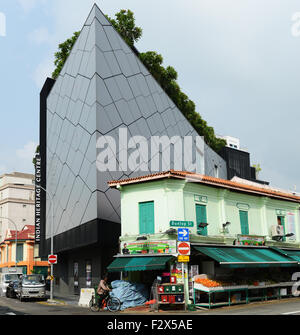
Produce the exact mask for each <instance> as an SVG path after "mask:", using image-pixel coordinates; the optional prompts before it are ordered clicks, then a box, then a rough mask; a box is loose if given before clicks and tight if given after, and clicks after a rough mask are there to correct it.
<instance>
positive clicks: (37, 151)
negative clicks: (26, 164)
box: [32, 145, 40, 166]
mask: <svg viewBox="0 0 300 335" xmlns="http://www.w3.org/2000/svg"><path fill="white" fill-rule="evenodd" d="M39 153H40V146H39V145H38V146H37V147H36V150H35V154H39ZM35 163H36V158H35V157H33V159H32V164H33V165H34V166H35Z"/></svg>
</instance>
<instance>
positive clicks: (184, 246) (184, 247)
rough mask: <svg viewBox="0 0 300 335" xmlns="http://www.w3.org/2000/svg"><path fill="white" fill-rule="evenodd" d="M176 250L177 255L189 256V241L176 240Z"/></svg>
mask: <svg viewBox="0 0 300 335" xmlns="http://www.w3.org/2000/svg"><path fill="white" fill-rule="evenodd" d="M177 250H178V254H179V255H183V256H189V255H190V254H191V244H190V242H178V244H177Z"/></svg>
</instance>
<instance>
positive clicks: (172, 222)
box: [170, 221, 194, 228]
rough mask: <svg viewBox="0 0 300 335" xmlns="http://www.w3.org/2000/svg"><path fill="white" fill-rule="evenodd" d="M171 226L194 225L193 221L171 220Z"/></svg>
mask: <svg viewBox="0 0 300 335" xmlns="http://www.w3.org/2000/svg"><path fill="white" fill-rule="evenodd" d="M170 226H171V227H190V228H191V227H194V222H193V221H170Z"/></svg>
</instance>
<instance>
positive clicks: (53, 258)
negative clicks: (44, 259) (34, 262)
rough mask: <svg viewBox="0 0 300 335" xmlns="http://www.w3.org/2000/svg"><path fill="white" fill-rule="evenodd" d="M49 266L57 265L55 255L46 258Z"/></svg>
mask: <svg viewBox="0 0 300 335" xmlns="http://www.w3.org/2000/svg"><path fill="white" fill-rule="evenodd" d="M48 263H49V264H57V255H49V256H48Z"/></svg>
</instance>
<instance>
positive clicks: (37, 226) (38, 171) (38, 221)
mask: <svg viewBox="0 0 300 335" xmlns="http://www.w3.org/2000/svg"><path fill="white" fill-rule="evenodd" d="M35 158H36V163H35V185H36V186H35V235H34V236H35V244H40V242H41V188H40V187H39V186H40V184H41V157H40V156H39V155H37V156H35Z"/></svg>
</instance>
